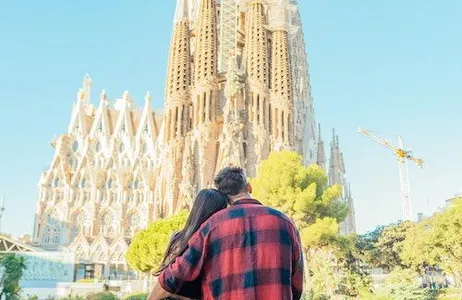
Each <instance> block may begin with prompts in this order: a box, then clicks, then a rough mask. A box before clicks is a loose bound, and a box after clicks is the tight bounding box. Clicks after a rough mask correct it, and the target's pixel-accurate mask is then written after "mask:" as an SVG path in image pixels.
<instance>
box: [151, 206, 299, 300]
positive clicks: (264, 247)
mask: <svg viewBox="0 0 462 300" xmlns="http://www.w3.org/2000/svg"><path fill="white" fill-rule="evenodd" d="M198 278H200V280H201V292H202V299H232V300H238V299H245V300H252V299H266V300H269V299H284V300H286V299H300V297H301V294H302V289H303V257H302V246H301V243H300V237H299V235H298V232H297V229H296V227H295V225H294V224H293V222H292V221H291V220H290V219H289V218H288V217H286V216H285V215H283V214H282V213H280V212H279V211H277V210H274V209H272V208H269V207H266V206H263V205H261V203H260V202H258V201H257V200H253V199H246V200H240V201H238V202H236V203H234V205H233V206H231V207H230V208H227V209H224V210H222V211H220V212H218V213H216V214H215V215H213V216H212V217H211V218H210V219H208V220H207V221H206V222H205V223H204V224H202V226H201V228H200V229H199V230H198V231H197V232H196V233H195V234H194V235H193V236H192V238H191V239H190V241H189V247H188V249H187V250H186V251H185V252H184V253H183V255H181V256H179V257H178V258H177V259H176V260H175V261H174V262H173V263H172V264H171V265H170V266H169V267H168V268H166V269H165V270H164V271H163V272H162V273H161V274H160V276H159V278H158V280H159V284H160V285H161V286H162V288H163V289H165V290H166V291H168V292H169V293H172V294H177V293H178V292H179V291H180V290H181V289H182V287H183V286H184V285H185V284H187V282H192V281H194V280H197V279H198Z"/></svg>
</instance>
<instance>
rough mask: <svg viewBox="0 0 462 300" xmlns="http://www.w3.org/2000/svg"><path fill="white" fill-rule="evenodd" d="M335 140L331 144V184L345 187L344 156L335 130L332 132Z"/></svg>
mask: <svg viewBox="0 0 462 300" xmlns="http://www.w3.org/2000/svg"><path fill="white" fill-rule="evenodd" d="M332 133H333V138H332V142H331V144H330V159H329V183H330V184H331V185H333V184H340V185H342V186H343V185H344V178H343V176H344V175H345V168H344V165H343V154H342V152H341V151H340V146H339V142H338V136H337V135H336V134H335V129H333V130H332Z"/></svg>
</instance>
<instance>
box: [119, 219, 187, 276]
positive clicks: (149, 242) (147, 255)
mask: <svg viewBox="0 0 462 300" xmlns="http://www.w3.org/2000/svg"><path fill="white" fill-rule="evenodd" d="M187 218H188V212H186V211H182V212H180V213H179V214H178V215H175V216H172V217H169V218H165V219H159V220H157V221H155V222H152V223H151V224H150V225H149V226H148V228H146V229H145V230H141V231H139V232H138V233H137V234H136V235H135V237H134V238H133V240H132V242H131V244H130V247H129V248H128V251H127V254H126V257H127V262H128V264H129V265H130V267H131V268H132V269H134V270H137V271H141V272H149V271H152V270H154V269H156V268H157V267H158V266H159V265H160V263H161V262H162V258H163V257H164V253H165V250H166V248H167V246H168V243H169V242H170V239H171V236H172V234H173V233H174V232H175V231H179V230H181V229H182V228H183V227H184V224H185V223H186V219H187Z"/></svg>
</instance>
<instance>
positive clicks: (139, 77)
mask: <svg viewBox="0 0 462 300" xmlns="http://www.w3.org/2000/svg"><path fill="white" fill-rule="evenodd" d="M174 2H175V1H173V0H163V1H148V0H145V1H89V0H81V1H47V0H44V1H28V3H27V5H25V2H23V1H9V2H3V3H2V5H1V6H2V7H1V9H0V41H1V42H0V102H1V103H0V104H1V108H0V170H1V172H0V194H1V193H3V194H5V198H6V208H7V210H6V212H5V215H4V219H3V223H2V228H1V229H2V231H4V232H10V233H12V234H15V235H19V234H22V233H26V232H31V231H32V224H33V215H34V210H35V202H36V198H37V182H38V180H39V177H40V173H41V172H42V171H43V170H45V169H46V168H47V167H48V165H49V163H50V162H51V160H52V157H53V151H52V148H51V146H50V145H49V141H50V140H51V139H52V138H53V137H54V136H56V135H59V134H60V133H63V132H65V131H66V129H67V125H68V123H69V119H70V113H71V108H72V103H73V102H74V100H75V99H76V93H77V90H78V88H79V87H80V86H81V81H82V78H83V75H84V74H85V73H89V74H90V75H91V76H92V78H93V87H94V90H93V95H94V98H93V99H94V101H95V100H96V99H97V97H96V96H97V95H99V93H100V90H101V89H102V88H105V89H106V90H107V92H108V95H109V97H110V98H111V99H114V98H115V97H120V96H121V95H122V93H123V91H124V90H129V91H130V92H131V94H132V95H133V96H134V97H135V99H137V100H138V101H139V103H142V102H141V101H142V99H143V96H144V94H145V92H146V91H147V90H150V91H152V93H153V102H154V106H155V107H156V108H160V107H162V102H163V92H164V77H165V70H166V62H167V53H168V46H169V41H170V34H171V25H172V23H171V22H172V18H173V11H174ZM299 2H301V4H300V7H301V12H302V20H303V23H304V32H305V38H306V42H307V50H308V59H309V63H310V74H311V84H312V87H313V95H314V99H315V107H316V116H317V120H318V121H320V122H321V123H322V127H323V129H324V132H323V134H324V139H325V141H326V143H327V144H328V143H329V141H330V139H331V129H332V128H333V127H335V128H336V129H337V132H338V133H339V135H340V145H341V147H342V150H343V151H344V155H345V161H346V167H347V176H348V179H349V181H351V185H352V191H353V196H354V199H355V206H356V217H357V225H358V229H359V231H360V232H364V231H366V230H369V229H372V228H374V227H375V226H376V225H378V224H388V223H390V222H393V221H396V220H397V219H399V218H400V216H401V204H400V194H399V179H398V168H397V164H396V161H395V159H394V157H393V155H392V154H391V153H390V152H388V151H387V150H386V149H385V148H381V147H380V146H379V145H376V144H374V143H373V142H371V141H369V140H367V139H366V138H364V137H362V136H360V135H359V134H358V133H357V132H356V131H357V127H358V126H363V127H366V128H369V129H372V130H374V131H376V132H378V133H380V134H382V135H384V136H386V137H388V138H390V139H393V138H394V137H395V136H396V135H397V134H401V135H403V137H404V141H405V144H407V145H408V146H409V147H411V148H412V149H413V150H414V152H415V154H416V155H419V156H422V157H423V158H424V159H425V161H426V167H425V168H424V169H423V170H419V169H418V168H417V167H415V166H413V165H410V166H409V169H410V178H411V189H412V196H413V206H414V212H415V213H417V212H419V211H422V212H424V213H426V214H429V213H431V212H433V211H435V210H436V208H437V207H438V206H443V204H444V200H446V199H447V198H449V197H451V196H452V195H453V194H455V193H457V192H459V191H461V188H462V139H461V133H462V118H461V117H460V115H461V111H462V26H461V24H460V20H462V2H461V1H459V0H442V1H429V0H427V1H417V0H407V1H399V0H389V1H366V0H354V1H314V0H310V1H307V0H301V1H299Z"/></svg>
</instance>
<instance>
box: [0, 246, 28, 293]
mask: <svg viewBox="0 0 462 300" xmlns="http://www.w3.org/2000/svg"><path fill="white" fill-rule="evenodd" d="M0 265H1V266H2V268H3V276H2V279H1V285H2V290H1V293H0V298H2V296H5V297H6V298H7V299H19V292H20V290H21V289H20V286H19V280H20V279H21V277H22V274H23V272H24V270H25V269H26V261H25V258H24V257H23V256H20V255H16V254H6V255H5V256H2V257H1V258H0Z"/></svg>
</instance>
